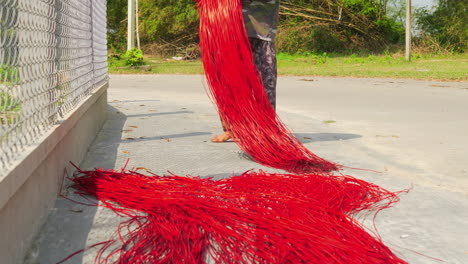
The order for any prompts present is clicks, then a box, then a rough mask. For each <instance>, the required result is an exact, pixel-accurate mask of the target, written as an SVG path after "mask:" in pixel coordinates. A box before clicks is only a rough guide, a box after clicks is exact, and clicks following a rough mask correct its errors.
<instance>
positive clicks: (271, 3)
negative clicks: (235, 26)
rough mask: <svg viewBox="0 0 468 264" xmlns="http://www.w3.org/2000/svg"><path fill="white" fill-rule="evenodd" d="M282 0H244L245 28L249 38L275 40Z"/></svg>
mask: <svg viewBox="0 0 468 264" xmlns="http://www.w3.org/2000/svg"><path fill="white" fill-rule="evenodd" d="M279 1H280V0H242V13H243V14H244V22H245V28H246V30H247V35H248V36H249V38H259V39H261V40H265V41H274V40H275V36H276V29H277V27H278V13H279Z"/></svg>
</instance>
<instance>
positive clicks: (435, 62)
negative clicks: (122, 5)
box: [110, 53, 468, 81]
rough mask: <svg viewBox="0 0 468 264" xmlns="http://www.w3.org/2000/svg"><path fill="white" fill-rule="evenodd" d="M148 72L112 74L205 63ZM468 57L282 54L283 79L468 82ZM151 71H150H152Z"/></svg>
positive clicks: (119, 68)
mask: <svg viewBox="0 0 468 264" xmlns="http://www.w3.org/2000/svg"><path fill="white" fill-rule="evenodd" d="M145 62H146V63H147V64H148V66H147V68H129V67H126V66H125V65H124V62H123V61H121V60H115V59H114V60H112V61H111V62H110V72H111V73H134V74H145V73H146V74H155V73H157V74H201V73H203V69H202V65H201V61H199V60H195V61H177V60H167V59H156V58H146V61H145ZM467 62H468V54H458V55H457V54H456V55H419V54H414V55H413V57H412V61H411V62H407V61H406V60H405V58H404V56H402V55H390V54H387V55H379V56H374V55H365V56H359V55H355V54H353V55H350V56H339V55H333V54H332V55H329V54H322V55H313V54H306V55H289V54H284V53H280V54H278V71H279V74H280V75H296V76H336V77H370V78H374V77H375V78H377V77H378V78H410V79H422V80H446V81H466V80H468V63H467ZM148 67H149V68H150V69H149V68H148Z"/></svg>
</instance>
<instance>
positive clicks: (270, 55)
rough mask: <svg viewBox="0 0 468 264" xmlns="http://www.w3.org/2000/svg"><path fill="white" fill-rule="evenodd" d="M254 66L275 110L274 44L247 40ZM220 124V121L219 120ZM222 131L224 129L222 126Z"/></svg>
mask: <svg viewBox="0 0 468 264" xmlns="http://www.w3.org/2000/svg"><path fill="white" fill-rule="evenodd" d="M249 40H250V45H251V47H252V54H253V56H254V60H255V65H256V66H257V69H258V71H259V73H260V75H261V77H262V81H263V87H264V88H265V92H266V94H267V96H268V100H269V101H270V103H271V105H272V106H273V108H275V109H276V80H277V76H278V73H277V64H276V49H275V43H274V42H272V41H264V40H261V39H257V38H249ZM221 123H222V120H221ZM223 130H224V131H226V128H225V126H224V124H223Z"/></svg>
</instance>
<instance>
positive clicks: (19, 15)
mask: <svg viewBox="0 0 468 264" xmlns="http://www.w3.org/2000/svg"><path fill="white" fill-rule="evenodd" d="M106 52H107V43H106V0H0V100H1V101H0V176H1V175H2V174H3V173H5V172H6V171H7V169H8V168H9V166H11V164H12V163H13V161H14V160H16V159H18V158H19V156H20V153H21V152H22V151H23V150H24V149H25V147H27V146H30V145H33V144H37V143H38V140H39V138H40V137H41V136H42V135H44V133H46V132H47V131H48V130H49V129H50V128H51V127H52V126H53V125H55V124H56V123H57V121H58V120H59V119H60V118H62V117H64V115H65V114H67V113H69V112H70V111H71V110H73V109H74V108H75V107H76V106H77V105H78V104H79V103H80V102H82V101H83V100H84V99H85V98H86V97H87V96H88V95H90V93H91V92H92V91H93V90H94V89H95V88H96V87H98V86H100V85H102V84H104V83H105V82H107V79H108V74H107V53H106Z"/></svg>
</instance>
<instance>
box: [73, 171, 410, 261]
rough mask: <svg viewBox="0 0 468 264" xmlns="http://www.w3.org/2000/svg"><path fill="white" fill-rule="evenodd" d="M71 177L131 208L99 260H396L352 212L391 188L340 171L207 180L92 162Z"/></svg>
mask: <svg viewBox="0 0 468 264" xmlns="http://www.w3.org/2000/svg"><path fill="white" fill-rule="evenodd" d="M73 181H74V183H75V184H76V188H77V189H78V190H79V193H81V194H90V195H93V196H96V197H97V198H98V199H99V200H100V201H101V202H102V203H103V206H105V207H108V208H110V209H112V210H114V211H115V212H116V213H117V214H119V215H124V216H128V217H130V220H128V221H126V222H125V223H123V224H122V225H121V226H120V228H119V230H120V231H119V234H120V243H115V242H118V240H117V241H110V242H108V243H107V245H106V246H104V247H103V248H102V249H101V252H100V254H99V255H98V261H97V262H98V263H108V261H111V259H112V261H113V263H141V264H143V263H172V264H178V263H180V264H203V263H207V259H208V256H211V258H212V259H213V260H214V261H215V263H226V264H231V263H232V264H239V263H267V264H272V263H342V264H345V263H346V264H353V263H359V264H366V263H368V264H379V263H381V264H393V263H405V262H404V261H403V260H401V259H399V258H398V257H396V256H395V255H394V254H393V253H392V252H391V251H390V250H389V249H388V248H387V247H386V246H385V245H384V244H383V243H382V242H381V241H380V239H376V238H374V237H373V236H371V235H370V234H368V233H367V232H366V231H365V230H364V228H363V227H362V226H361V225H359V224H358V223H357V222H356V221H355V220H354V219H353V218H352V217H351V216H352V215H353V214H356V213H358V212H361V211H363V210H368V211H378V210H381V209H383V208H387V207H389V206H390V205H392V204H393V203H394V202H396V201H397V200H398V197H397V195H396V194H394V193H392V192H389V191H387V190H384V189H382V188H380V187H378V186H376V185H373V184H370V183H367V182H365V181H362V180H358V179H355V178H352V177H349V176H323V175H314V174H305V175H300V176H299V175H288V174H269V173H265V172H262V171H260V172H258V173H256V172H247V173H244V174H243V175H241V176H234V177H231V178H229V179H223V180H218V181H214V180H211V179H202V178H191V177H179V176H175V175H171V176H163V177H160V176H157V175H150V176H145V175H142V174H138V173H136V172H132V173H124V172H116V171H104V170H96V171H86V172H84V171H82V172H81V176H80V177H75V178H73ZM377 203H378V204H377ZM112 246H114V247H112ZM109 249H111V252H110V253H109V254H108V255H107V257H105V258H101V254H102V253H103V252H105V251H106V250H109ZM113 258H115V259H113Z"/></svg>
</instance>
